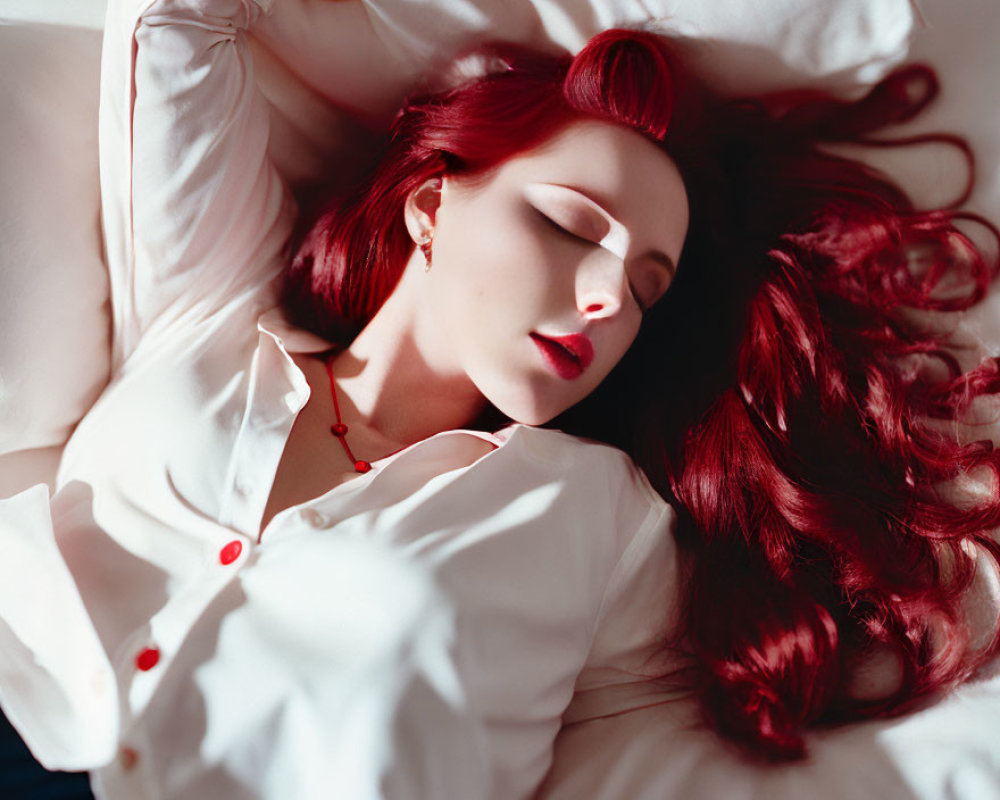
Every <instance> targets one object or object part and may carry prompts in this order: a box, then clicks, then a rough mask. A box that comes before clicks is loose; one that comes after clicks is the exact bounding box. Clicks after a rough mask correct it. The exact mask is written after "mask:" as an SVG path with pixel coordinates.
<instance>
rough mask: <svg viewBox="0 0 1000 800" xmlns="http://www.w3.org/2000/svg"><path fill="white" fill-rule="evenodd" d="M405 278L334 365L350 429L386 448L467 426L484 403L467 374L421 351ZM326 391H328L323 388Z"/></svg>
mask: <svg viewBox="0 0 1000 800" xmlns="http://www.w3.org/2000/svg"><path fill="white" fill-rule="evenodd" d="M405 283H406V278H405V276H404V278H403V280H402V281H401V285H400V287H398V288H397V291H395V292H393V294H392V295H391V296H390V297H389V299H388V300H387V301H386V302H385V304H384V305H383V306H382V308H381V309H379V311H378V313H377V314H376V315H375V316H374V317H373V318H372V320H371V322H369V324H368V325H367V326H366V327H365V328H364V330H363V331H361V333H360V334H358V336H357V338H355V339H354V341H353V342H351V344H350V346H349V347H347V348H346V349H345V350H344V351H342V352H341V353H340V354H339V355H337V357H336V358H335V359H334V362H333V372H334V377H335V380H336V381H337V392H338V395H339V397H340V402H341V408H342V411H343V413H344V415H345V416H351V417H354V419H353V424H352V430H354V428H355V426H358V425H362V426H364V427H365V428H366V429H367V430H368V432H369V433H370V434H372V435H374V436H377V437H378V438H381V439H383V440H384V441H385V446H386V447H389V448H399V447H405V446H407V445H410V444H413V443H414V442H417V441H420V440H421V439H426V438H427V437H428V436H432V435H434V434H435V433H439V432H441V431H445V430H453V429H455V428H464V427H468V426H469V425H470V424H472V423H473V422H474V421H475V420H476V419H477V418H478V417H480V416H481V415H482V414H483V412H484V411H485V410H486V409H487V407H488V404H487V402H486V400H485V399H484V398H483V396H482V394H480V392H479V390H478V389H477V388H476V387H475V385H474V384H473V383H472V382H471V381H470V380H469V378H468V376H467V375H466V374H465V373H464V371H461V370H459V369H457V368H456V367H454V366H452V365H448V364H442V363H434V361H433V360H432V359H431V358H429V357H428V355H427V354H426V353H425V352H424V349H423V348H421V346H420V342H419V337H418V335H417V330H416V329H417V326H416V320H415V315H414V314H412V313H410V311H411V309H412V308H413V303H412V302H410V301H409V297H408V295H409V293H408V292H407V291H406V286H405V285H403V284H405ZM324 390H325V391H329V387H328V386H326V387H324Z"/></svg>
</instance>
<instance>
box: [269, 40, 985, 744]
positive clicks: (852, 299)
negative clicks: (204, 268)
mask: <svg viewBox="0 0 1000 800" xmlns="http://www.w3.org/2000/svg"><path fill="white" fill-rule="evenodd" d="M488 52H489V54H490V56H491V57H492V58H493V59H494V60H498V61H500V62H502V64H503V68H502V69H499V70H496V71H494V72H491V73H490V74H488V75H486V76H484V77H481V78H479V79H477V80H473V81H471V82H467V83H465V84H463V85H461V86H459V87H458V88H456V89H453V90H451V91H448V92H444V93H441V94H436V95H428V96H424V97H419V98H415V99H413V100H411V101H410V102H409V103H408V104H407V105H406V107H405V108H404V109H403V110H402V111H401V113H400V115H399V117H398V118H397V120H396V123H395V126H394V128H393V130H392V132H391V140H390V142H389V144H388V146H387V149H386V152H385V154H384V156H383V158H382V159H381V161H380V162H379V164H378V165H377V167H376V168H375V170H374V171H373V173H372V174H371V175H370V176H369V177H368V179H367V180H365V181H364V182H363V183H362V184H361V185H360V186H359V187H358V189H357V190H356V191H355V192H354V193H353V194H352V195H350V196H347V197H341V198H338V200H337V201H336V202H335V203H334V204H333V205H331V206H330V208H329V209H328V210H327V211H326V212H325V213H324V214H323V215H321V216H320V218H319V220H318V222H317V223H316V225H315V226H314V227H313V228H312V229H311V231H310V232H309V233H308V235H307V236H306V237H305V239H304V241H303V243H302V245H301V246H300V247H299V249H298V251H297V253H296V255H295V257H294V259H293V261H292V264H291V267H290V270H289V272H288V279H287V283H286V293H285V298H286V304H287V306H288V308H289V310H290V312H291V314H292V316H293V317H294V318H295V319H296V320H297V321H298V322H299V324H302V325H304V326H305V327H308V328H310V329H312V330H314V331H316V332H318V333H320V334H321V335H323V336H326V337H327V338H330V339H332V340H334V341H341V342H343V341H347V340H349V338H350V337H351V336H353V335H354V333H356V332H357V331H358V330H359V329H360V328H361V327H362V326H363V325H364V324H365V322H366V321H367V320H368V319H370V318H371V316H372V315H373V314H374V313H375V311H376V310H377V309H378V307H379V306H380V305H381V303H382V302H383V301H384V300H385V298H386V297H387V296H388V293H389V292H390V291H391V290H392V288H393V286H394V285H395V282H396V280H397V279H398V277H399V275H400V273H401V271H402V268H403V265H404V264H405V262H406V260H407V258H408V256H409V254H410V252H411V250H412V246H413V244H412V242H411V240H410V239H409V236H408V235H407V233H406V230H405V227H404V226H403V215H402V208H403V203H404V201H405V198H406V196H407V195H408V194H409V192H410V191H412V189H413V188H415V187H416V186H418V185H419V184H420V183H422V182H423V181H424V180H425V179H427V178H429V177H433V176H435V175H440V174H478V173H485V172H488V171H489V170H490V169H492V168H494V167H495V166H497V165H499V164H500V163H502V162H503V161H504V160H506V159H508V158H510V157H512V156H515V155H517V154H519V153H523V152H526V151H528V150H530V149H531V148H533V147H535V146H537V145H539V144H541V143H542V142H544V141H545V140H546V139H547V138H549V137H550V136H552V135H553V134H554V133H555V132H557V131H558V130H559V129H560V128H561V127H563V126H565V125H568V124H570V123H571V122H573V121H574V120H576V119H581V118H598V119H603V120H607V121H611V122H614V123H616V124H621V125H625V126H627V127H629V128H632V129H634V130H637V131H639V132H640V133H642V134H643V135H645V136H647V137H648V138H650V139H652V140H653V141H656V142H658V143H660V144H661V145H662V146H663V148H664V149H665V151H666V152H667V153H668V154H670V156H671V157H672V158H673V159H674V160H675V162H676V163H677V164H678V167H679V168H680V170H681V173H682V175H683V176H684V180H685V186H686V188H687V191H688V194H689V202H690V206H691V220H692V221H691V228H690V230H689V233H688V238H687V241H686V243H685V247H684V253H683V256H682V259H681V263H680V265H679V269H678V274H677V278H676V279H675V281H674V284H673V285H672V287H671V289H670V291H669V292H668V293H667V295H666V297H665V298H664V299H663V300H662V301H661V302H660V303H659V304H658V305H657V306H656V307H655V309H654V310H653V311H651V312H649V313H648V314H647V315H646V319H645V321H644V323H643V329H642V331H641V332H640V335H639V338H638V339H637V341H636V344H635V345H634V346H633V348H632V349H631V350H630V352H629V354H628V355H627V356H626V357H625V359H624V360H623V361H622V363H621V364H620V365H619V366H618V368H616V370H615V371H614V372H612V374H611V375H610V376H609V377H608V379H607V380H606V381H605V382H604V383H603V384H602V385H601V387H599V388H598V390H597V391H596V392H595V393H594V394H593V395H592V396H591V397H590V398H588V399H587V400H585V401H584V402H583V403H581V404H580V405H579V406H577V407H576V408H574V409H571V410H570V411H569V412H567V413H566V414H565V415H564V416H563V417H561V418H560V419H558V420H555V421H554V423H553V424H555V425H556V426H559V427H562V428H563V429H565V430H567V431H570V432H574V433H578V434H581V435H586V436H590V437H593V438H600V439H603V440H605V441H608V442H612V443H615V444H617V445H619V446H621V447H623V448H624V449H626V450H627V451H629V452H630V453H632V455H633V457H634V458H635V459H636V461H637V462H638V463H639V464H640V466H642V467H643V469H644V470H645V471H646V473H647V474H648V475H649V476H650V479H651V480H652V481H653V483H654V485H655V486H656V487H657V489H658V490H659V491H660V492H661V493H662V494H663V495H664V497H665V498H667V499H668V500H669V501H670V502H672V503H673V504H674V505H675V506H676V507H677V509H678V512H679V516H680V520H681V522H680V527H679V530H678V539H679V542H680V545H681V548H682V551H683V552H684V553H685V559H686V564H687V578H686V580H687V581H688V587H687V589H688V591H686V592H684V593H682V596H684V597H686V598H687V605H686V608H685V625H684V629H683V632H682V633H683V636H682V637H681V638H679V639H672V640H670V641H666V642H665V646H670V647H679V648H682V649H683V650H685V651H686V652H687V653H688V654H689V655H690V656H691V660H692V668H691V669H690V670H688V671H687V673H686V678H687V679H688V680H689V681H690V682H691V683H692V685H694V687H695V688H696V689H697V691H698V694H699V697H700V700H701V705H702V709H703V710H704V714H705V718H706V719H707V721H708V722H709V723H710V724H712V726H713V727H715V729H717V730H718V731H719V732H720V733H722V734H723V735H724V736H726V737H728V738H729V739H731V740H733V741H735V742H737V743H738V744H740V745H741V746H742V747H743V748H744V749H745V750H746V751H748V752H750V753H754V754H757V755H761V756H763V757H766V758H772V759H780V758H793V757H797V756H800V755H802V754H803V752H804V745H803V738H802V732H803V730H804V728H806V727H807V726H809V725H812V724H816V723H823V722H836V721H843V720H847V719H854V718H858V717H866V716H873V715H880V714H885V713H890V712H892V711H894V710H898V709H902V708H905V707H906V706H907V705H908V704H909V703H912V702H913V701H914V700H915V699H917V698H920V697H922V696H925V695H927V694H928V693H930V692H933V691H936V690H939V689H941V688H944V687H947V686H949V685H951V684H954V683H955V682H957V681H959V680H961V679H963V678H965V677H967V676H968V675H970V674H971V673H972V671H974V670H975V669H976V667H977V666H978V665H979V664H980V663H981V661H982V660H983V659H985V658H987V657H989V656H991V655H992V654H994V653H995V652H996V651H997V649H998V641H997V637H996V636H995V635H992V636H991V637H988V638H989V639H990V641H989V643H988V644H987V645H985V646H983V645H977V646H976V647H975V648H974V647H973V642H972V639H973V637H972V632H971V631H970V629H969V624H968V622H967V620H966V617H965V614H964V611H963V607H962V603H963V598H964V597H965V596H966V594H967V590H968V588H969V586H970V583H971V581H972V578H973V576H974V574H975V571H976V568H977V556H978V555H981V554H984V553H985V554H989V555H991V556H992V557H993V559H994V560H996V559H998V558H1000V548H998V547H997V545H996V544H995V543H994V541H993V539H992V538H991V536H990V531H991V530H992V529H994V528H995V527H997V526H998V525H1000V495H998V491H997V485H998V483H1000V474H998V469H1000V461H998V456H997V452H996V451H995V450H994V449H993V447H992V445H991V444H990V443H989V442H987V441H976V442H964V441H960V440H959V438H958V435H957V433H956V432H955V431H956V427H955V426H954V423H956V422H958V421H960V420H961V419H962V416H963V414H964V413H965V411H966V409H967V408H968V407H969V406H970V404H972V403H973V401H974V400H975V399H976V398H977V397H980V396H982V395H984V394H988V393H996V392H998V391H1000V368H998V362H997V360H990V361H988V362H986V363H984V364H982V365H981V366H980V367H978V368H977V369H975V370H973V371H972V372H970V373H967V374H962V372H961V370H960V369H959V368H958V363H957V361H956V359H955V358H954V357H953V356H951V355H950V354H949V353H948V352H947V350H946V348H945V347H944V341H943V339H944V337H943V335H942V334H940V333H936V332H935V331H934V330H933V329H931V328H930V327H921V325H920V324H918V323H917V322H915V321H914V320H913V314H912V313H910V310H913V309H916V310H932V311H938V312H951V311H960V310H963V309H966V308H969V307H971V306H972V305H974V304H975V303H976V302H977V301H978V300H979V299H981V298H982V297H983V295H984V293H985V291H986V289H987V286H988V284H989V282H990V281H991V280H992V278H993V277H994V275H995V273H996V268H997V265H996V263H995V261H992V260H990V259H989V258H988V257H987V256H986V255H985V254H984V253H983V252H982V250H981V249H980V248H979V247H977V246H976V244H975V243H974V242H973V241H972V240H971V239H970V238H969V236H968V235H967V234H966V233H963V232H962V231H961V230H960V229H959V228H958V227H957V226H956V222H957V221H958V220H959V219H960V218H962V217H963V216H965V217H969V216H970V215H962V214H959V213H957V212H955V211H947V210H944V211H918V210H916V209H915V208H914V207H913V205H912V203H911V202H910V200H909V199H908V198H907V197H906V195H905V194H904V193H903V192H902V191H901V190H900V189H899V188H898V187H897V186H896V185H895V184H894V183H893V182H892V181H890V180H889V179H888V178H886V177H885V176H882V175H880V174H878V173H877V172H875V171H874V170H872V169H869V168H867V167H865V166H864V165H862V164H860V163H858V162H856V161H852V160H850V159H847V158H844V157H839V156H835V155H832V154H830V153H829V152H826V151H824V150H821V149H820V148H819V147H818V145H820V144H823V143H830V142H860V141H866V140H868V139H869V136H870V134H872V133H873V132H875V131H877V130H879V129H880V128H882V127H884V126H885V125H887V124H889V123H892V122H899V121H903V120H905V119H908V118H910V117H912V116H914V115H915V114H917V113H918V112H919V111H920V110H921V109H922V108H923V107H924V106H926V104H927V103H928V102H930V100H931V99H932V98H933V96H934V95H935V93H936V91H937V83H936V80H935V78H934V75H933V72H932V71H930V70H929V69H926V68H924V67H919V66H918V67H909V68H906V69H903V70H901V71H899V72H897V73H895V74H893V75H891V76H889V77H888V78H886V79H885V80H883V81H882V82H881V83H879V84H878V85H877V86H876V87H875V88H874V89H873V90H872V91H871V92H869V94H868V95H867V96H866V97H864V98H862V99H861V100H858V101H854V102H847V101H840V100H836V99H834V98H832V97H829V96H826V95H823V94H817V93H786V94H783V95H780V96H772V97H767V98H757V99H755V100H725V99H722V98H720V97H717V96H716V95H714V94H713V93H712V92H711V91H709V90H708V89H707V88H706V87H705V86H704V85H703V84H702V83H701V82H700V81H699V80H698V79H697V77H696V76H694V75H692V74H690V73H689V72H688V71H687V70H686V69H685V68H684V65H683V64H682V63H681V62H679V61H678V59H677V58H676V57H675V55H674V54H673V52H672V50H671V48H670V45H669V42H668V41H667V40H665V39H663V38H661V37H658V36H654V35H652V34H647V33H639V32H634V31H609V32H606V33H604V34H601V35H599V36H597V37H595V38H594V39H593V40H591V41H590V42H589V43H588V45H587V46H586V47H585V48H584V49H583V50H582V51H581V52H580V53H579V54H578V55H577V56H576V57H574V58H569V57H553V56H544V55H539V54H535V53H531V52H528V51H524V50H521V49H517V48H511V47H497V48H493V49H491V50H490V51H488ZM940 138H941V139H942V140H945V141H951V142H952V143H953V144H956V143H957V144H959V145H960V146H963V147H964V145H962V143H961V142H960V141H959V140H956V139H954V138H951V139H949V138H948V137H940ZM980 222H982V224H983V225H984V226H985V227H986V229H987V230H991V231H992V232H993V233H994V235H995V234H996V230H995V228H992V226H989V225H988V224H987V223H985V221H981V220H980ZM942 423H944V424H942ZM983 470H985V471H988V472H989V473H991V476H992V477H991V478H990V480H989V481H988V483H989V486H990V488H989V491H988V492H987V494H986V496H985V497H984V498H980V499H979V500H978V501H976V502H974V503H971V502H969V501H967V500H962V499H959V498H956V497H954V496H953V495H952V494H950V493H949V492H947V491H945V487H946V486H947V485H948V484H949V483H950V482H953V481H955V480H956V479H959V478H960V477H962V476H963V475H967V474H975V473H977V472H980V471H983ZM886 653H888V654H891V655H892V656H893V658H892V659H890V660H891V661H892V663H894V664H896V665H897V667H896V669H895V670H894V671H893V672H894V677H893V678H892V680H890V682H889V684H888V685H887V687H886V688H885V689H884V691H881V692H878V693H876V695H875V696H862V695H860V694H859V693H858V692H855V691H853V689H852V686H853V678H854V676H855V673H856V671H857V669H858V668H859V666H860V665H862V664H864V663H865V662H866V660H867V659H870V658H872V657H874V656H875V655H876V654H883V655H884V654H886Z"/></svg>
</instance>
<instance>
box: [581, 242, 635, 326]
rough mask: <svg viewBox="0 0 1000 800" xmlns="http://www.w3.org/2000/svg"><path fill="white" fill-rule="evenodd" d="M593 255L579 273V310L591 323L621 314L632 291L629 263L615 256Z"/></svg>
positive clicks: (582, 264)
mask: <svg viewBox="0 0 1000 800" xmlns="http://www.w3.org/2000/svg"><path fill="white" fill-rule="evenodd" d="M593 255H594V257H592V258H587V259H584V261H583V262H581V264H580V267H579V269H578V270H577V274H576V305H577V309H578V310H579V311H580V313H581V314H582V315H583V316H584V317H586V318H587V319H593V320H597V319H605V318H607V317H613V316H614V315H615V314H617V313H618V312H619V311H621V309H622V305H623V304H624V303H625V299H626V296H627V293H628V291H629V288H628V278H627V276H626V274H625V263H624V262H623V261H622V260H621V259H620V258H618V257H617V256H615V255H613V254H611V253H606V252H605V253H595V254H593Z"/></svg>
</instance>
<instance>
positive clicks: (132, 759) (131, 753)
mask: <svg viewBox="0 0 1000 800" xmlns="http://www.w3.org/2000/svg"><path fill="white" fill-rule="evenodd" d="M118 760H119V761H120V762H121V765H122V769H123V770H125V771H126V772H127V771H128V770H130V769H133V768H134V767H135V765H136V764H138V763H139V752H138V751H137V750H134V749H133V748H131V747H123V748H122V749H121V750H120V751H119V752H118Z"/></svg>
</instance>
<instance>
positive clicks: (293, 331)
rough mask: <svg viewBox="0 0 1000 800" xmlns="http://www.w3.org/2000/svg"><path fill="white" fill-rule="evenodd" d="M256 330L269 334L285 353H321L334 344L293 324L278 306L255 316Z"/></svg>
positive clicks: (330, 348)
mask: <svg viewBox="0 0 1000 800" xmlns="http://www.w3.org/2000/svg"><path fill="white" fill-rule="evenodd" d="M257 330H258V331H260V332H261V333H266V334H268V335H269V336H271V337H272V338H273V339H274V340H275V341H276V342H277V343H278V344H279V345H280V346H281V347H282V348H283V349H284V350H285V352H286V353H322V352H324V351H326V350H332V349H333V348H334V347H335V346H336V345H334V344H333V343H332V342H328V341H327V340H326V339H324V338H323V337H321V336H317V335H316V334H315V333H312V332H311V331H307V330H305V329H304V328H299V327H296V326H295V325H293V324H292V323H291V322H290V321H289V320H288V317H287V316H286V315H285V311H284V309H283V308H281V307H280V306H279V307H275V308H272V309H270V310H269V311H265V312H264V313H263V314H261V315H260V316H259V317H258V318H257Z"/></svg>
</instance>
